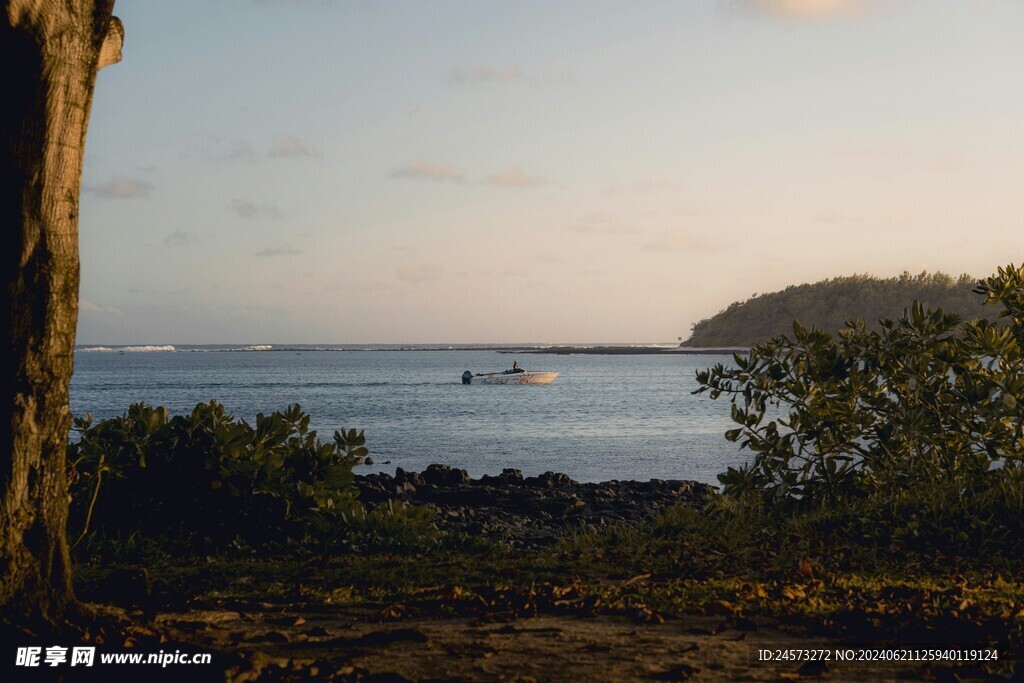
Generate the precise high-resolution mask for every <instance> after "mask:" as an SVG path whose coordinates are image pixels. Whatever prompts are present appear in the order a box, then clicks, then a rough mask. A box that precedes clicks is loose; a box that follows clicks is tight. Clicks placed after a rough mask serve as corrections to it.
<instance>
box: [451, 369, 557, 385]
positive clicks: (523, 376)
mask: <svg viewBox="0 0 1024 683" xmlns="http://www.w3.org/2000/svg"><path fill="white" fill-rule="evenodd" d="M555 377H558V373H557V372H546V371H538V372H531V371H529V370H528V371H526V372H511V373H508V374H505V373H504V372H488V373H484V374H482V375H473V376H471V377H469V382H466V383H467V384H551V382H553V381H554V379H555Z"/></svg>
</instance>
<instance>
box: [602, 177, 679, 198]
mask: <svg viewBox="0 0 1024 683" xmlns="http://www.w3.org/2000/svg"><path fill="white" fill-rule="evenodd" d="M682 191H683V186H682V185H681V184H679V183H673V182H672V181H669V180H651V179H645V180H638V181H637V182H635V183H631V184H629V185H609V186H608V187H607V188H605V192H606V193H607V194H626V193H630V194H632V193H645V192H682Z"/></svg>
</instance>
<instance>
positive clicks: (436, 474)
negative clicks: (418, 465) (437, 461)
mask: <svg viewBox="0 0 1024 683" xmlns="http://www.w3.org/2000/svg"><path fill="white" fill-rule="evenodd" d="M423 479H424V481H426V482H427V483H428V484H434V485H435V486H450V485H452V484H464V483H466V482H468V481H469V472H467V471H466V470H459V469H455V468H453V467H449V466H448V465H430V466H428V467H427V469H425V470H424V471H423Z"/></svg>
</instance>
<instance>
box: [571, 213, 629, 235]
mask: <svg viewBox="0 0 1024 683" xmlns="http://www.w3.org/2000/svg"><path fill="white" fill-rule="evenodd" d="M566 230H568V231H569V232H579V233H583V234H586V235H635V234H637V233H639V232H641V230H640V228H638V227H636V226H635V225H632V224H630V223H628V222H626V221H624V220H622V219H621V218H619V217H618V216H617V215H616V214H614V213H588V214H587V215H586V216H583V217H582V218H580V219H579V220H577V221H576V222H574V223H572V224H570V225H569V226H568V227H566Z"/></svg>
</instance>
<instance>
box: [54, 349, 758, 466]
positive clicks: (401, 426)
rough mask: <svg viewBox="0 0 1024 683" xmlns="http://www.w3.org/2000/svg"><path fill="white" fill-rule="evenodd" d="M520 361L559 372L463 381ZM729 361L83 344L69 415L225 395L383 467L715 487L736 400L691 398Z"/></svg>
mask: <svg viewBox="0 0 1024 683" xmlns="http://www.w3.org/2000/svg"><path fill="white" fill-rule="evenodd" d="M514 359H515V360H518V361H519V363H520V365H522V366H523V367H526V368H528V369H531V370H540V369H543V370H556V371H558V372H559V373H560V375H559V376H558V378H557V379H556V380H555V382H554V383H553V384H550V385H547V386H478V385H469V386H465V385H463V384H462V383H461V380H460V376H461V374H462V372H463V371H464V370H472V371H474V372H485V371H494V370H502V369H505V368H507V367H510V366H511V365H512V361H513V360H514ZM729 360H730V358H729V357H727V356H721V357H719V356H707V355H686V354H671V355H669V354H665V355H604V356H600V355H571V356H563V355H554V354H539V355H533V354H530V355H527V354H520V355H518V356H513V355H507V354H499V353H496V352H494V351H492V350H468V351H463V350H452V351H396V350H387V351H362V350H361V351H337V350H333V351H313V350H310V349H305V348H301V349H293V350H274V351H248V352H211V350H210V349H209V348H204V349H194V350H182V349H179V350H177V351H173V352H138V351H127V352H124V353H119V352H117V351H116V350H115V351H86V350H79V351H78V352H76V354H75V373H74V376H73V377H72V380H71V410H72V412H73V413H74V414H75V415H76V416H80V415H84V414H85V413H86V412H91V413H92V414H93V416H94V417H95V418H106V417H113V416H116V415H120V414H122V413H123V412H124V411H125V409H126V408H127V407H128V405H129V404H130V403H134V402H139V401H145V402H147V403H151V404H154V405H163V406H166V407H167V408H168V409H169V410H170V411H171V413H172V414H177V413H182V412H187V411H189V410H191V409H192V407H193V406H195V404H196V403H199V402H201V401H207V400H210V399H216V400H217V401H220V402H221V403H223V404H224V405H225V406H226V407H227V409H228V411H229V412H231V413H232V414H233V415H235V416H236V417H240V418H244V419H247V420H249V421H251V420H252V419H253V417H254V416H255V415H256V413H259V412H264V413H266V412H272V411H274V410H277V409H281V408H284V407H285V406H287V405H289V404H291V403H299V404H300V405H301V406H302V407H303V409H305V410H306V411H307V412H309V413H311V415H312V422H313V426H314V427H315V428H317V429H318V430H320V431H321V433H322V434H323V435H324V436H325V437H327V438H330V435H331V434H333V432H334V430H335V429H338V428H341V427H346V428H348V427H356V428H359V429H363V430H365V431H366V436H367V441H368V446H369V448H370V454H371V456H372V457H373V458H374V460H375V461H376V462H375V464H374V465H373V466H371V467H369V468H361V469H362V470H363V471H378V470H379V471H386V472H393V471H394V468H395V467H404V468H405V469H407V470H408V469H412V470H417V471H419V470H422V469H424V468H425V467H426V466H427V465H429V464H431V463H446V464H449V465H452V466H455V467H462V468H465V469H467V470H469V472H470V474H472V475H473V476H479V475H482V474H497V473H499V472H500V471H501V470H502V468H505V467H515V468H518V469H521V470H523V472H524V473H525V474H527V475H532V474H539V473H541V472H544V471H547V470H553V471H556V472H565V473H566V474H568V475H569V476H571V477H573V478H574V479H577V480H580V481H604V480H609V479H639V480H646V479H651V478H658V479H696V480H698V481H704V482H708V483H717V480H716V479H715V475H716V474H718V473H719V472H722V471H724V469H725V468H726V467H727V466H729V465H735V464H738V463H740V462H743V461H745V460H746V459H748V458H749V457H750V456H749V454H748V453H740V452H738V451H737V448H736V446H735V444H731V443H729V442H727V441H725V439H724V438H723V436H722V434H723V432H725V430H727V429H729V428H730V427H731V422H730V420H729V406H728V403H726V402H724V401H722V400H718V401H712V400H710V399H708V398H707V397H706V396H703V395H702V396H693V395H691V393H690V392H691V391H692V390H693V389H694V388H696V382H695V380H694V372H695V370H697V369H699V368H704V367H707V366H709V365H713V364H714V363H717V362H728V361H729ZM385 461H390V464H384V463H385Z"/></svg>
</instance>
